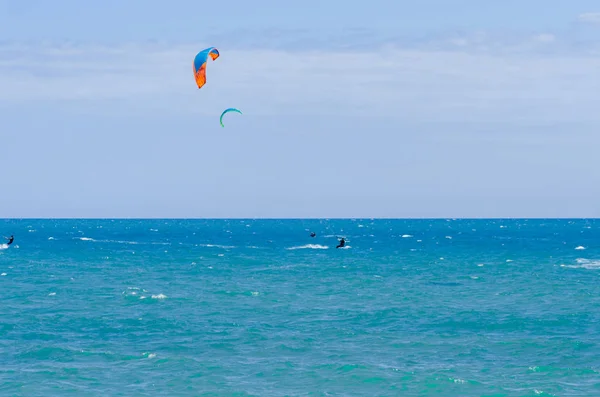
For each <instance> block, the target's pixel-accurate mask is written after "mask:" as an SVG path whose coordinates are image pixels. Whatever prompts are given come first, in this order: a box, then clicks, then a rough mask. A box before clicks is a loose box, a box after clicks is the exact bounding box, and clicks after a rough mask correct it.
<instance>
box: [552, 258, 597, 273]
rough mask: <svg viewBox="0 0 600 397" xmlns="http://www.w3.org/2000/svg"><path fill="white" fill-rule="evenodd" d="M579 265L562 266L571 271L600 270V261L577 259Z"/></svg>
mask: <svg viewBox="0 0 600 397" xmlns="http://www.w3.org/2000/svg"><path fill="white" fill-rule="evenodd" d="M575 262H577V265H560V266H561V267H566V268H570V269H587V270H600V260H591V259H585V258H579V259H576V260H575Z"/></svg>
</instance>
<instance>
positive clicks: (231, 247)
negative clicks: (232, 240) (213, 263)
mask: <svg viewBox="0 0 600 397" xmlns="http://www.w3.org/2000/svg"><path fill="white" fill-rule="evenodd" d="M198 246H199V247H205V248H221V249H233V248H235V247H234V246H232V245H219V244H198Z"/></svg>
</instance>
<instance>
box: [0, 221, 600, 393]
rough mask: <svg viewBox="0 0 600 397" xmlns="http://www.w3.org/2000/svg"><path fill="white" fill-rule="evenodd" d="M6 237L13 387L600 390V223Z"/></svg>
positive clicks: (173, 227)
mask: <svg viewBox="0 0 600 397" xmlns="http://www.w3.org/2000/svg"><path fill="white" fill-rule="evenodd" d="M309 231H315V232H316V233H317V237H315V238H311V237H310V236H309ZM0 234H1V235H5V236H8V235H10V234H14V235H15V242H14V244H13V245H12V246H11V247H10V248H8V249H2V250H0V273H1V274H2V275H1V276H0V298H1V300H0V353H1V354H0V357H1V359H0V395H3V396H5V395H6V396H80V395H81V396H192V395H193V396H198V395H202V396H204V395H206V396H461V397H464V396H477V397H479V396H496V397H499V396H552V395H554V396H597V395H600V321H599V320H600V220H329V221H328V220H321V221H319V220H310V221H308V220H306V221H303V220H285V221H283V220H282V221H278V220H229V221H227V220H139V221H138V220H114V221H111V220H7V221H4V222H2V223H0ZM336 236H345V237H347V240H348V247H347V248H346V249H335V245H336V244H337V242H338V240H337V237H336ZM2 248H4V247H2Z"/></svg>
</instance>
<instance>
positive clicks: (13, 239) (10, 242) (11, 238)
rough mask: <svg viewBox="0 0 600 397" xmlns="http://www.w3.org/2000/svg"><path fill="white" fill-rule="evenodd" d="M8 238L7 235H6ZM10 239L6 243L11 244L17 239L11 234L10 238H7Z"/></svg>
mask: <svg viewBox="0 0 600 397" xmlns="http://www.w3.org/2000/svg"><path fill="white" fill-rule="evenodd" d="M4 238H6V237H4ZM6 239H7V240H8V243H6V245H11V244H12V243H13V241H15V238H14V236H13V235H12V234H11V236H10V238H6Z"/></svg>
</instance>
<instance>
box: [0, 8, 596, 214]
mask: <svg viewBox="0 0 600 397" xmlns="http://www.w3.org/2000/svg"><path fill="white" fill-rule="evenodd" d="M209 46H215V47H217V48H218V49H219V51H220V54H221V56H220V57H219V58H218V59H217V60H216V61H214V62H209V64H208V67H207V83H206V85H205V86H204V87H202V89H200V90H199V89H198V88H197V87H196V85H195V82H194V77H193V72H192V60H193V58H194V56H195V55H196V53H197V52H199V51H200V50H202V49H204V48H206V47H209ZM228 107H237V108H239V109H240V110H242V112H243V115H239V114H233V113H232V114H228V115H227V116H226V117H225V121H224V122H225V128H222V127H221V126H220V124H219V115H220V114H221V112H222V110H224V109H225V108H228ZM599 109H600V4H599V3H598V2H597V1H591V0H590V1H588V0H573V1H570V2H566V1H558V0H544V1H542V0H529V1H522V0H518V1H516V0H515V1H513V0H505V1H503V2H499V1H498V2H484V1H481V0H419V1H402V0H370V1H368V2H346V1H344V2H342V1H341V0H328V1H320V0H319V1H317V0H304V1H295V0H287V1H285V2H284V1H280V0H277V1H275V0H272V1H271V0H255V1H252V2H248V1H242V0H230V1H229V2H227V3H226V4H224V3H223V2H217V1H203V2H198V1H188V0H171V1H168V2H166V1H162V0H161V1H158V0H144V1H142V0H128V1H122V0H103V1H86V2H83V1H81V0H56V1H53V2H48V1H45V0H44V1H42V0H30V1H27V2H25V1H22V0H0V160H1V161H2V167H3V169H4V175H3V178H2V180H3V183H2V184H0V191H1V192H2V194H0V217H3V218H65V217H66V218H71V217H86V218H98V217H99V218H123V217H124V218H172V217H174V218H207V217H208V218H240V217H244V218H263V217H264V218H313V217H322V218H338V217H346V218H361V217H364V218H371V217H377V218H380V217H381V218H415V217H416V218H421V217H427V218H437V217H439V218H450V217H452V218H463V217H467V218H497V217H529V218H534V217H600V200H599V199H598V198H599V197H600V172H598V170H600V157H599V156H598V155H597V153H598V147H600V133H599V132H600V129H599V127H600V111H599Z"/></svg>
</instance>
